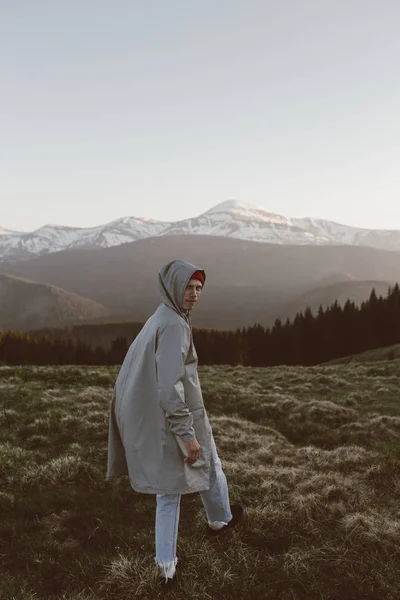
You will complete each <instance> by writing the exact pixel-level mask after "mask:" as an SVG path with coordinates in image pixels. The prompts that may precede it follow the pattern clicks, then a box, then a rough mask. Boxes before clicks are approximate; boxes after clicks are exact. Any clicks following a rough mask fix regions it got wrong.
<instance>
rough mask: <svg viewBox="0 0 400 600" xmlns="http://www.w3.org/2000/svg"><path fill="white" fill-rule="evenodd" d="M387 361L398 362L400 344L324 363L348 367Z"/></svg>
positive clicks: (399, 358)
mask: <svg viewBox="0 0 400 600" xmlns="http://www.w3.org/2000/svg"><path fill="white" fill-rule="evenodd" d="M387 360H400V344H393V345H392V346H385V347H384V348H376V349H375V350H367V351H366V352H361V353H360V354H352V355H351V356H344V357H343V358H336V359H335V360H330V361H329V362H326V363H325V364H326V365H348V364H350V363H367V362H380V361H387Z"/></svg>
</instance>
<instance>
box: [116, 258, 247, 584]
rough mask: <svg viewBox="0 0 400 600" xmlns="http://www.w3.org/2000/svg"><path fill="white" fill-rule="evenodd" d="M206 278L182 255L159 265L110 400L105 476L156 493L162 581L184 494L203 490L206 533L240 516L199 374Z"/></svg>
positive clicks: (172, 554)
mask: <svg viewBox="0 0 400 600" xmlns="http://www.w3.org/2000/svg"><path fill="white" fill-rule="evenodd" d="M205 279H206V276H205V273H204V271H203V270H202V269H199V268H198V267H195V266H194V265H192V264H190V263H188V262H186V261H182V260H175V261H173V262H171V263H169V264H167V265H165V266H164V267H163V268H162V269H161V271H160V273H159V289H160V293H161V304H160V305H159V307H158V308H157V310H156V312H155V313H154V314H153V315H152V316H151V317H150V318H149V319H148V321H147V322H146V323H145V325H144V327H143V329H142V330H141V332H140V333H139V335H138V336H137V337H136V339H135V340H134V342H133V343H132V345H131V346H130V348H129V350H128V352H127V355H126V357H125V359H124V362H123V364H122V367H121V370H120V372H119V375H118V378H117V380H116V382H115V388H114V394H113V400H112V404H111V414H110V427H109V444H108V473H107V476H108V477H114V476H119V475H129V478H130V483H131V486H132V487H133V489H134V490H136V491H138V492H143V493H145V494H156V501H157V505H156V526H155V537H156V556H155V562H156V563H157V564H158V565H159V567H160V571H161V577H162V578H161V584H163V585H166V586H167V587H170V586H171V585H172V584H173V582H174V581H175V577H174V576H175V568H176V564H177V557H176V542H177V535H178V524H179V511H180V499H181V495H182V494H190V493H193V492H200V495H201V499H202V502H203V505H204V508H205V512H206V516H207V521H208V532H209V533H210V535H213V534H214V535H215V534H216V533H220V532H222V531H223V530H225V529H228V528H231V527H233V526H234V525H236V523H237V522H238V521H239V520H240V518H241V517H242V514H243V510H242V508H241V507H240V506H232V507H231V506H230V504H229V495H228V486H227V482H226V477H225V474H224V472H223V470H222V468H221V461H220V460H219V458H218V455H217V451H216V447H215V442H214V438H213V435H212V429H211V426H210V423H209V421H208V417H207V413H206V409H205V407H204V403H203V397H202V393H201V388H200V382H199V378H198V374H197V355H196V350H195V347H194V345H193V338H192V326H191V320H190V312H191V311H192V310H193V309H194V308H195V307H196V305H197V303H198V301H199V297H200V294H201V291H202V289H203V285H204V282H205Z"/></svg>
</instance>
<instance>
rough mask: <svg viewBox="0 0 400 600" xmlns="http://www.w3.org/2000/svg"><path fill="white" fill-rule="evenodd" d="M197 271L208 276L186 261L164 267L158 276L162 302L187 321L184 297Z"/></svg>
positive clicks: (178, 261)
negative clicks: (183, 304)
mask: <svg viewBox="0 0 400 600" xmlns="http://www.w3.org/2000/svg"><path fill="white" fill-rule="evenodd" d="M195 271H201V272H202V273H203V275H204V282H205V280H206V274H205V272H204V271H203V269H201V268H200V267H196V266H195V265H192V264H191V263H189V262H187V261H186V260H173V261H172V262H170V263H168V264H167V265H164V267H162V269H161V270H160V272H159V274H158V278H159V290H160V294H161V302H163V303H164V304H166V305H167V306H169V307H170V308H172V309H173V310H174V311H175V312H177V313H178V315H180V316H181V317H183V318H184V319H186V314H187V313H186V311H184V310H183V308H182V303H183V296H184V293H185V289H186V286H187V284H188V283H189V281H190V278H191V276H192V275H193V273H194V272H195Z"/></svg>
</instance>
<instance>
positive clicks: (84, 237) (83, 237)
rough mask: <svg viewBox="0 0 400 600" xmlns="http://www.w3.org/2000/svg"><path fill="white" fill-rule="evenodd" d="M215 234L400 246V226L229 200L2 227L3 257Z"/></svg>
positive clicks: (0, 256)
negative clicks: (70, 222) (190, 212)
mask: <svg viewBox="0 0 400 600" xmlns="http://www.w3.org/2000/svg"><path fill="white" fill-rule="evenodd" d="M182 234H187V235H212V236H223V237H233V238H238V239H242V240H251V241H256V242H263V243H269V244H294V245H299V244H301V245H307V244H308V245H321V244H330V245H332V244H339V245H343V244H346V245H357V246H371V247H373V248H379V249H382V250H394V251H400V231H399V230H393V231H390V230H378V229H361V228H357V227H350V226H347V225H340V224H338V223H334V222H332V221H325V220H323V219H312V218H288V217H284V216H282V215H277V214H274V213H269V212H268V211H266V210H265V209H264V208H262V207H260V206H256V205H253V204H247V203H244V202H238V201H236V200H229V201H227V202H222V203H221V204H218V205H216V206H214V207H213V208H211V209H210V210H208V211H207V212H205V213H203V214H201V215H200V216H198V217H194V218H190V219H185V220H183V221H177V222H174V223H166V222H162V221H155V220H152V219H142V218H137V217H123V218H121V219H117V220H115V221H112V222H111V223H107V224H105V225H101V226H99V227H91V228H76V227H63V226H58V225H45V226H44V227H41V228H40V229H38V230H36V231H33V232H31V233H20V232H13V231H7V230H4V229H1V228H0V261H6V260H8V261H16V260H23V259H25V258H32V257H34V256H40V255H43V254H50V253H53V252H59V251H61V250H69V249H73V248H82V247H85V248H108V247H110V246H118V245H121V244H125V243H127V242H133V241H136V240H140V239H143V238H147V237H152V236H160V235H182Z"/></svg>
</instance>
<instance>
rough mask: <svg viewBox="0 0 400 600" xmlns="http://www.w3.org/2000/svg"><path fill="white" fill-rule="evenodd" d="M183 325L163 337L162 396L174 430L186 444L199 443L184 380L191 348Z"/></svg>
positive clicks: (159, 350)
mask: <svg viewBox="0 0 400 600" xmlns="http://www.w3.org/2000/svg"><path fill="white" fill-rule="evenodd" d="M186 337H187V336H186V331H185V329H184V326H181V325H177V324H174V325H168V326H167V327H166V328H165V329H164V330H163V331H161V332H160V333H159V336H158V343H157V349H156V365H157V383H158V395H159V400H160V404H161V407H162V409H163V410H164V411H165V415H166V417H167V419H168V423H169V426H170V430H171V431H172V433H174V434H175V435H177V436H179V437H180V438H181V439H182V440H183V442H184V443H186V442H190V441H191V440H194V439H196V435H195V431H194V429H193V415H192V414H191V412H190V411H189V408H188V406H187V404H186V402H185V391H184V387H183V377H184V369H185V358H186V353H187V350H188V348H186V346H187V345H188V344H187V342H186Z"/></svg>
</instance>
